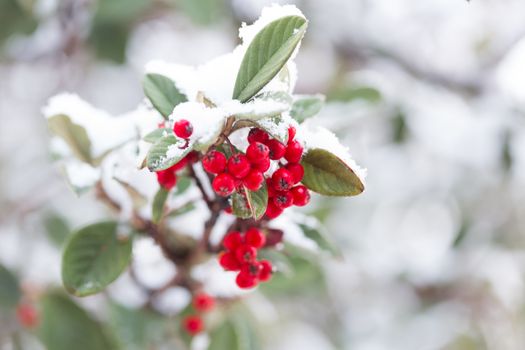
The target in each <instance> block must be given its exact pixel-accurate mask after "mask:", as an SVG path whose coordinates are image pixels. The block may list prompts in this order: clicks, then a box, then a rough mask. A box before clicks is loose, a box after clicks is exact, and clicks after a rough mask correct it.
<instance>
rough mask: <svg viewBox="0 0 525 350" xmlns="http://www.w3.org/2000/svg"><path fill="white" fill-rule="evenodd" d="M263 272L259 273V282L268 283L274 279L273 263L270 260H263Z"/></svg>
mask: <svg viewBox="0 0 525 350" xmlns="http://www.w3.org/2000/svg"><path fill="white" fill-rule="evenodd" d="M260 263H261V270H260V271H259V275H258V276H257V278H258V279H259V281H262V282H265V281H268V280H269V279H270V278H271V277H272V273H273V267H272V263H271V262H269V261H268V260H261V262H260Z"/></svg>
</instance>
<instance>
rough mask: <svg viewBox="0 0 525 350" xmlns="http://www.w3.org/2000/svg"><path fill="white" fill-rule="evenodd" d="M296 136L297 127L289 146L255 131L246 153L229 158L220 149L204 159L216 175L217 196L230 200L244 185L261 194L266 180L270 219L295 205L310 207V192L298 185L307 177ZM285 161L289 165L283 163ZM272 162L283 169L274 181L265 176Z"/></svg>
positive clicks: (301, 148)
mask: <svg viewBox="0 0 525 350" xmlns="http://www.w3.org/2000/svg"><path fill="white" fill-rule="evenodd" d="M295 133H296V131H295V128H294V127H290V128H289V129H288V135H289V137H288V144H287V145H284V144H282V143H281V142H279V141H277V140H276V139H273V138H271V137H270V135H269V134H268V133H267V132H266V131H263V130H261V129H258V128H253V129H251V130H250V133H249V134H248V142H249V146H248V148H247V149H246V154H243V153H235V154H233V155H232V156H231V157H230V158H229V159H228V158H227V157H226V155H225V154H224V153H222V152H220V151H218V150H212V151H210V152H208V153H207V154H206V155H204V157H203V159H202V165H203V167H204V169H205V170H206V171H207V172H209V173H212V174H216V176H215V178H214V180H213V183H212V187H213V190H214V191H215V193H217V194H218V195H219V196H223V197H227V196H229V195H231V194H232V193H233V192H234V191H235V190H236V189H238V188H239V187H240V186H241V185H244V186H245V187H246V188H247V189H249V190H251V191H257V190H258V189H260V188H261V186H262V184H263V182H264V181H266V183H267V185H268V196H269V201H268V207H267V210H266V216H267V217H268V218H270V219H273V218H276V217H277V216H279V215H280V214H281V213H282V212H283V210H284V209H286V208H288V207H290V206H292V205H297V206H304V205H306V204H307V203H308V202H309V200H310V193H309V191H308V189H307V188H306V187H305V186H301V185H297V184H298V183H299V182H301V180H302V179H303V176H304V168H303V166H302V165H301V164H299V162H300V161H301V157H302V155H303V146H302V145H301V144H300V143H299V142H298V141H297V140H295ZM283 158H284V159H285V160H286V162H287V163H286V164H283V163H281V161H282V159H283ZM272 160H274V161H278V162H279V165H280V168H279V169H278V170H276V171H275V172H274V173H273V175H272V176H271V178H268V179H265V177H264V173H265V172H266V171H267V170H268V169H269V168H270V162H271V161H272ZM296 185H297V186H296Z"/></svg>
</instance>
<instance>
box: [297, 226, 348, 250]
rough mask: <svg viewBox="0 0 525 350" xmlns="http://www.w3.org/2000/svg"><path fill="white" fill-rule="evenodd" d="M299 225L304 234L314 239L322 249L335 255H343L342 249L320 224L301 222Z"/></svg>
mask: <svg viewBox="0 0 525 350" xmlns="http://www.w3.org/2000/svg"><path fill="white" fill-rule="evenodd" d="M299 227H300V228H301V230H302V231H303V233H304V235H305V236H306V237H307V238H309V239H311V240H312V241H314V242H315V243H316V244H317V246H318V247H319V248H320V249H322V250H324V251H326V252H328V253H330V254H332V255H333V256H335V257H341V255H342V253H341V250H340V249H339V248H338V247H337V245H336V244H335V243H334V242H332V241H331V240H330V238H329V237H328V235H327V234H326V232H325V231H324V229H323V228H322V227H320V225H306V224H299Z"/></svg>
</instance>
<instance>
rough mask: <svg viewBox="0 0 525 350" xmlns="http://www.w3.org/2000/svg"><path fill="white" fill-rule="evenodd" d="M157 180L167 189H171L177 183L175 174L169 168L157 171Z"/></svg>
mask: <svg viewBox="0 0 525 350" xmlns="http://www.w3.org/2000/svg"><path fill="white" fill-rule="evenodd" d="M157 181H158V182H159V185H161V186H162V187H164V188H165V189H167V190H171V189H172V188H173V187H175V185H176V184H177V176H176V175H175V173H174V172H173V170H171V169H166V170H161V171H157Z"/></svg>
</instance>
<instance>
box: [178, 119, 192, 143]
mask: <svg viewBox="0 0 525 350" xmlns="http://www.w3.org/2000/svg"><path fill="white" fill-rule="evenodd" d="M173 132H174V133H175V135H177V137H180V138H181V139H187V138H189V137H190V136H191V134H193V125H191V123H190V122H189V121H187V120H186V119H181V120H177V121H176V122H175V124H173Z"/></svg>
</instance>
